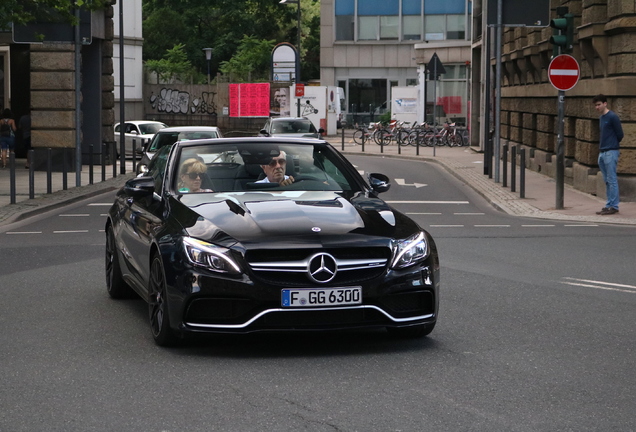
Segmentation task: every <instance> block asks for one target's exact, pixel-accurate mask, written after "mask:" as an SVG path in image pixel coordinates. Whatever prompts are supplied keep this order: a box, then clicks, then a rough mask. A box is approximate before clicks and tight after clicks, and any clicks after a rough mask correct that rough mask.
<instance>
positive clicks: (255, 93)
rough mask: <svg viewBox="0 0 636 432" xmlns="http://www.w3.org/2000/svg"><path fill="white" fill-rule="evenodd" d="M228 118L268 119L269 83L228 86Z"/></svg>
mask: <svg viewBox="0 0 636 432" xmlns="http://www.w3.org/2000/svg"><path fill="white" fill-rule="evenodd" d="M229 96H230V117H268V116H269V83H258V84H251V83H246V84H230V95H229Z"/></svg>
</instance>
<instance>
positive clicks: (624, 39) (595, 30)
mask: <svg viewBox="0 0 636 432" xmlns="http://www.w3.org/2000/svg"><path fill="white" fill-rule="evenodd" d="M558 6H567V7H568V8H569V12H570V13H572V14H574V16H575V19H574V23H575V29H576V30H575V36H574V50H573V53H572V54H571V55H572V56H573V57H574V58H575V59H576V60H577V61H578V63H579V65H580V68H581V77H580V80H579V82H578V84H577V85H576V86H575V87H574V88H573V89H572V90H569V91H567V92H565V122H564V144H565V158H566V167H567V168H566V179H565V181H566V182H567V183H569V184H571V185H573V186H574V187H575V188H577V189H580V190H582V191H585V192H589V193H594V194H598V195H600V196H603V195H604V193H605V185H604V184H603V181H602V176H601V175H600V173H599V170H598V165H597V158H598V139H599V121H598V113H597V112H596V111H595V110H594V106H593V104H592V98H593V97H594V96H595V95H596V94H598V93H603V94H605V95H607V96H608V106H609V108H610V109H612V110H613V111H615V112H616V113H617V114H618V115H619V117H620V118H621V121H622V123H623V129H624V131H625V139H624V140H623V141H622V143H621V157H620V160H619V165H618V174H619V184H620V192H621V199H623V200H629V201H634V200H636V2H634V1H633V0H629V1H628V0H578V1H574V0H570V1H562V0H552V2H551V17H552V18H555V17H556V7H558ZM551 35H552V29H551V28H550V27H547V28H522V27H510V28H505V29H504V33H503V41H502V42H503V52H502V60H503V65H502V66H503V67H502V71H503V76H502V80H501V82H502V93H501V94H502V104H501V107H502V113H501V138H502V140H505V141H509V142H510V143H511V144H517V145H520V146H523V147H527V148H528V149H529V150H532V151H531V152H530V154H531V155H534V158H536V160H533V159H534V158H529V161H528V162H527V163H528V168H531V169H536V170H541V171H542V172H543V173H547V174H549V175H553V173H554V172H556V169H555V167H553V166H552V165H553V161H556V157H553V156H554V154H555V151H556V141H557V136H556V133H557V130H558V128H557V126H558V125H557V118H558V112H557V110H558V100H557V94H558V93H557V90H556V89H555V88H554V87H552V85H551V84H550V83H549V80H548V75H547V69H548V66H549V62H550V60H551V57H552V45H551V44H550V43H549V38H550V36H551Z"/></svg>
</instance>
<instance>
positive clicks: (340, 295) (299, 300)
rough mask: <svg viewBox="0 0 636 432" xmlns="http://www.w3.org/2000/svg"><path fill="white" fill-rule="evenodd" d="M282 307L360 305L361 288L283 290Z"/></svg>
mask: <svg viewBox="0 0 636 432" xmlns="http://www.w3.org/2000/svg"><path fill="white" fill-rule="evenodd" d="M281 294H282V295H281V297H282V306H283V307H312V306H340V305H353V304H360V303H362V288H361V287H352V288H322V289H321V288H299V289H284V290H282V293H281Z"/></svg>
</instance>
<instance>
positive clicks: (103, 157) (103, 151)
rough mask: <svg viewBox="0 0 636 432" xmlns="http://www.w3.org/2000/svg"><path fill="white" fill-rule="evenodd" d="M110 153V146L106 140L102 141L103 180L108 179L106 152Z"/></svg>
mask: <svg viewBox="0 0 636 432" xmlns="http://www.w3.org/2000/svg"><path fill="white" fill-rule="evenodd" d="M107 153H108V147H107V146H106V143H105V142H102V160H101V162H102V181H106V154H107Z"/></svg>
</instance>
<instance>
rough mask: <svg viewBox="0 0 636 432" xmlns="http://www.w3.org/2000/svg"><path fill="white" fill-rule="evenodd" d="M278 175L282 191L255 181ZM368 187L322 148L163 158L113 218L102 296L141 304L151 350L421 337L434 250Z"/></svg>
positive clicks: (270, 146) (221, 143)
mask: <svg viewBox="0 0 636 432" xmlns="http://www.w3.org/2000/svg"><path fill="white" fill-rule="evenodd" d="M282 159H284V161H283V160H282ZM268 168H269V169H268ZM184 169H185V171H184ZM278 169H282V170H283V171H284V172H285V173H286V174H285V175H286V176H288V177H287V179H286V180H285V181H284V182H276V181H270V179H269V177H267V179H261V180H259V178H260V177H262V175H259V174H263V172H264V171H267V172H268V173H270V174H271V173H272V172H274V171H275V170H278ZM278 174H280V175H281V176H282V175H283V174H284V173H283V172H279V173H278ZM281 179H282V177H281ZM367 180H368V183H367V182H366V181H365V180H364V179H363V178H362V176H361V175H360V174H359V173H358V171H357V170H356V168H355V167H354V166H353V165H352V164H351V163H350V162H348V161H347V160H346V159H345V158H344V156H342V155H341V154H340V153H339V152H338V151H337V150H336V149H334V148H333V147H332V146H331V145H330V144H329V143H327V142H325V141H323V140H316V139H301V138H296V139H289V138H255V137H250V138H219V139H211V140H197V141H178V142H177V143H175V144H174V145H172V146H165V147H163V148H161V149H160V150H159V151H158V152H157V153H156V154H155V156H154V157H153V158H152V160H151V161H150V164H149V166H148V172H147V175H146V176H140V177H136V178H133V179H130V180H128V181H127V182H126V184H125V186H124V187H123V188H122V189H120V190H119V192H118V193H117V196H116V199H115V201H114V203H113V205H112V207H111V208H110V210H109V212H108V217H107V221H106V224H105V233H106V248H105V249H106V260H105V262H106V265H105V270H106V286H107V290H108V293H109V294H110V296H111V297H113V298H124V297H128V296H130V295H131V294H132V293H136V294H138V295H139V296H141V297H142V298H143V299H144V300H145V301H146V302H147V303H148V309H149V314H148V316H149V324H150V328H151V331H152V336H153V337H154V340H155V342H156V343H157V344H159V345H171V344H174V343H177V342H179V341H180V339H181V338H182V337H184V336H186V335H192V334H201V333H249V332H257V331H281V330H286V331H316V330H336V329H361V328H377V327H381V328H386V329H387V330H388V331H389V332H390V333H392V334H395V335H397V336H402V337H403V336H408V337H417V336H423V335H427V334H429V333H430V332H431V331H432V330H433V328H434V327H435V323H436V320H437V315H438V302H439V300H438V299H439V259H438V254H437V248H436V246H435V242H434V241H433V238H432V237H431V236H430V235H429V233H428V232H426V231H425V230H424V229H422V228H421V227H419V226H418V225H417V224H416V223H415V222H414V221H413V220H411V219H410V218H408V217H407V216H406V215H404V214H403V213H401V212H399V211H397V210H395V209H393V208H392V207H391V206H389V205H388V204H387V203H386V202H384V201H382V200H381V199H380V198H379V197H378V195H379V194H380V193H382V192H385V191H387V190H388V189H389V187H390V182H389V178H388V177H386V176H385V175H382V174H369V175H368V178H367ZM201 191H203V192H201Z"/></svg>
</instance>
